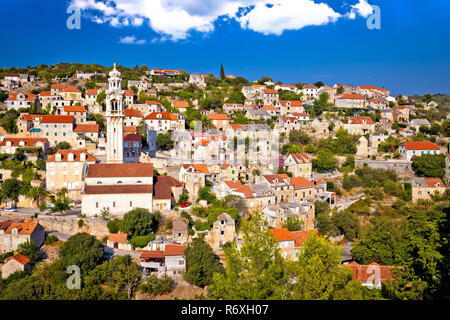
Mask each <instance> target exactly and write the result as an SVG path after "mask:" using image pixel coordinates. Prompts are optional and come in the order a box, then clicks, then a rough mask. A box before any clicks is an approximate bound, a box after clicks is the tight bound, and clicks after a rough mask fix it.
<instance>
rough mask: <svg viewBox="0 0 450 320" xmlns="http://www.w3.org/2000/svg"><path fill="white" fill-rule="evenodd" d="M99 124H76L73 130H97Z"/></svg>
mask: <svg viewBox="0 0 450 320" xmlns="http://www.w3.org/2000/svg"><path fill="white" fill-rule="evenodd" d="M99 131H100V126H99V125H98V124H76V125H75V128H74V129H73V132H97V133H98V132H99Z"/></svg>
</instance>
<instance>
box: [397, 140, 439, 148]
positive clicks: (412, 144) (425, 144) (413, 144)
mask: <svg viewBox="0 0 450 320" xmlns="http://www.w3.org/2000/svg"><path fill="white" fill-rule="evenodd" d="M402 146H405V148H406V150H439V147H438V145H437V144H435V143H433V142H430V141H408V142H405V143H403V144H402Z"/></svg>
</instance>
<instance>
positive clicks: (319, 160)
mask: <svg viewBox="0 0 450 320" xmlns="http://www.w3.org/2000/svg"><path fill="white" fill-rule="evenodd" d="M312 165H313V169H314V170H316V171H317V172H320V173H325V172H328V171H329V170H333V169H336V168H337V165H338V160H337V159H336V157H335V156H334V155H333V154H332V153H331V152H329V151H328V150H322V151H320V152H319V153H318V155H317V157H316V158H315V159H313V161H312Z"/></svg>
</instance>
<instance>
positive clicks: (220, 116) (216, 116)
mask: <svg viewBox="0 0 450 320" xmlns="http://www.w3.org/2000/svg"><path fill="white" fill-rule="evenodd" d="M208 118H209V119H211V120H230V118H228V115H227V114H222V113H209V114H208Z"/></svg>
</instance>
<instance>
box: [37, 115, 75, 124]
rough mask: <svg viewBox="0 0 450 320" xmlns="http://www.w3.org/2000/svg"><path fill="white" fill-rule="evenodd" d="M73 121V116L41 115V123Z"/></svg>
mask: <svg viewBox="0 0 450 320" xmlns="http://www.w3.org/2000/svg"><path fill="white" fill-rule="evenodd" d="M73 121H74V117H73V116H54V115H46V116H42V120H41V123H73Z"/></svg>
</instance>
